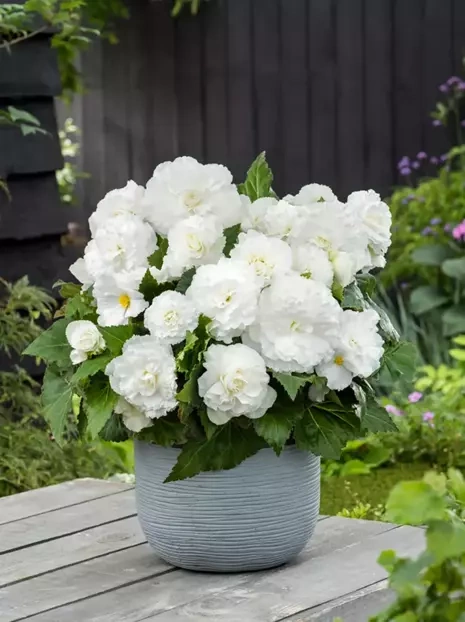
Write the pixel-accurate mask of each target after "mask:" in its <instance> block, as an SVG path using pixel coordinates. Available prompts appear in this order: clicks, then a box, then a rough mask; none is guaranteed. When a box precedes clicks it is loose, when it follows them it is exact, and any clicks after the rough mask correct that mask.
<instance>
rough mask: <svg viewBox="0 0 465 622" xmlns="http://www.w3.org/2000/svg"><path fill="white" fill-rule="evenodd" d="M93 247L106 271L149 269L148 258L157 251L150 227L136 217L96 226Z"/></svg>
mask: <svg viewBox="0 0 465 622" xmlns="http://www.w3.org/2000/svg"><path fill="white" fill-rule="evenodd" d="M93 242H94V244H95V248H96V251H97V253H98V254H99V257H100V261H101V263H102V264H103V265H104V266H105V271H107V270H112V271H114V272H121V271H123V270H134V269H135V268H141V267H144V268H146V267H148V257H149V256H150V255H151V254H152V253H153V252H154V251H156V249H157V248H158V245H157V237H156V235H155V233H154V231H153V229H152V227H151V226H150V225H149V224H148V223H146V222H143V220H141V219H140V218H138V217H137V216H120V217H119V218H116V219H114V220H111V221H109V222H107V223H106V224H105V226H101V227H99V229H98V230H97V233H96V234H95V237H94V240H93Z"/></svg>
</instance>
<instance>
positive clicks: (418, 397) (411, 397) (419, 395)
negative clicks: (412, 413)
mask: <svg viewBox="0 0 465 622" xmlns="http://www.w3.org/2000/svg"><path fill="white" fill-rule="evenodd" d="M422 397H423V393H420V391H414V392H413V393H410V395H409V396H408V401H409V402H410V403H411V404H415V403H416V402H419V401H420V400H421V398H422Z"/></svg>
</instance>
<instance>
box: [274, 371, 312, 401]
mask: <svg viewBox="0 0 465 622" xmlns="http://www.w3.org/2000/svg"><path fill="white" fill-rule="evenodd" d="M273 378H275V379H276V380H277V381H278V382H279V384H280V385H281V386H282V387H283V388H284V390H285V391H286V393H287V394H288V395H289V397H290V398H291V400H293V401H294V400H295V398H296V397H297V393H298V392H299V389H300V388H301V387H303V386H304V385H305V384H307V383H308V382H310V376H292V375H291V374H282V373H279V372H273Z"/></svg>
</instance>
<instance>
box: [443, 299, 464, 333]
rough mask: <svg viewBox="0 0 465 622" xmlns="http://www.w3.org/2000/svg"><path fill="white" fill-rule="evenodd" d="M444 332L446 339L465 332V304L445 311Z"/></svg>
mask: <svg viewBox="0 0 465 622" xmlns="http://www.w3.org/2000/svg"><path fill="white" fill-rule="evenodd" d="M442 331H443V334H444V336H445V337H451V336H452V335H456V334H457V333H464V332H465V304H461V305H455V306H454V307H450V308H449V309H446V310H445V311H444V313H443V314H442Z"/></svg>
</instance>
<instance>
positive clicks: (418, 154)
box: [417, 151, 428, 160]
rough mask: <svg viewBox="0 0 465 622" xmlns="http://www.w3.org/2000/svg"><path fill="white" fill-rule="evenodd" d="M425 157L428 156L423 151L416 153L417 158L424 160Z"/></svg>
mask: <svg viewBox="0 0 465 622" xmlns="http://www.w3.org/2000/svg"><path fill="white" fill-rule="evenodd" d="M427 157H428V156H427V154H426V153H425V152H424V151H419V152H418V153H417V160H425V159H426V158H427Z"/></svg>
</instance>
